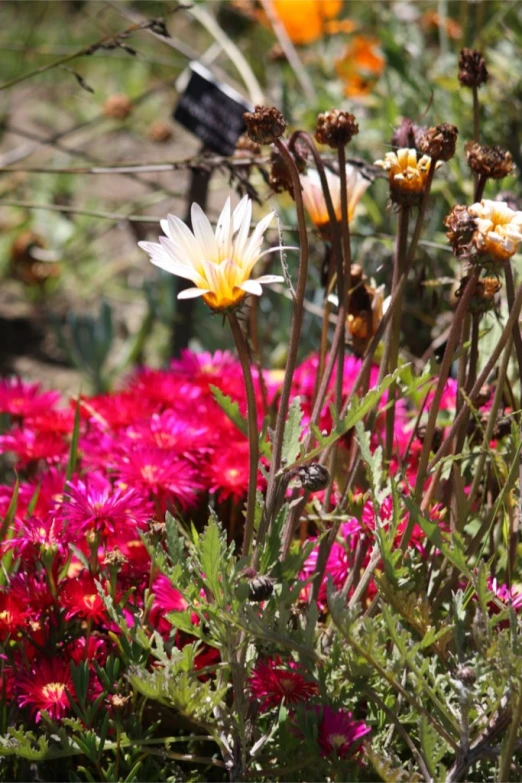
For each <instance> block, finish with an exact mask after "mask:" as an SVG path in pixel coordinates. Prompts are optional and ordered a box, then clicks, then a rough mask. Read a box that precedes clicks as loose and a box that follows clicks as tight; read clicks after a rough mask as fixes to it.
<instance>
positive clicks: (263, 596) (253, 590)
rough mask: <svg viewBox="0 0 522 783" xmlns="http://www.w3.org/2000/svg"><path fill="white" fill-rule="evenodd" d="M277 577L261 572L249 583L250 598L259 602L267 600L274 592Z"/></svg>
mask: <svg viewBox="0 0 522 783" xmlns="http://www.w3.org/2000/svg"><path fill="white" fill-rule="evenodd" d="M275 583H276V580H275V579H272V577H270V576H266V575H262V574H259V575H258V576H255V577H254V578H253V579H251V580H250V581H249V583H248V591H249V592H248V598H249V600H250V601H255V602H256V603H259V602H260V601H267V600H268V599H269V598H270V596H271V595H272V593H273V592H274V585H275Z"/></svg>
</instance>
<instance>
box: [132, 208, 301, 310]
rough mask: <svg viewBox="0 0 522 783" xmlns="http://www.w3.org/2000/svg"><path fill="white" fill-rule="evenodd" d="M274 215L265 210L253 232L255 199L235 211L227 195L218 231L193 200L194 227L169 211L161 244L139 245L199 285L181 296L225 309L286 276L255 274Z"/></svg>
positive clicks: (160, 263)
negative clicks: (189, 226)
mask: <svg viewBox="0 0 522 783" xmlns="http://www.w3.org/2000/svg"><path fill="white" fill-rule="evenodd" d="M273 217H274V213H273V212H270V213H269V214H268V215H266V216H265V217H264V218H263V219H262V220H261V221H260V222H259V223H258V224H257V226H256V228H255V230H254V231H253V233H252V235H251V236H250V237H249V231H250V222H251V220H252V202H251V200H250V199H249V198H248V196H245V197H244V198H243V199H242V200H241V202H240V203H239V204H238V206H237V207H236V208H235V210H234V211H233V212H232V208H231V205H230V199H227V202H226V204H225V206H224V208H223V211H222V212H221V215H220V216H219V219H218V222H217V227H216V231H215V233H214V231H213V230H212V226H211V225H210V221H209V219H208V218H207V216H206V215H205V213H204V212H203V210H202V209H201V207H200V206H198V204H193V205H192V209H191V220H192V229H193V231H191V230H190V229H189V228H188V227H187V226H186V225H185V223H183V221H182V220H180V219H179V218H177V217H175V215H168V217H167V219H166V220H162V221H161V228H162V230H163V231H164V233H165V234H166V236H164V237H160V238H159V244H156V243H154V242H139V246H140V247H141V248H142V249H143V250H145V252H146V253H148V254H149V256H150V260H151V261H152V263H153V264H155V265H156V266H158V267H160V269H164V270H165V271H166V272H170V273H171V274H173V275H177V276H178V277H183V278H185V279H186V280H190V281H192V282H193V283H194V286H195V287H194V288H187V289H186V290H184V291H181V293H180V294H179V295H178V299H192V298H195V297H198V296H202V297H203V299H204V301H205V302H206V304H207V305H208V306H209V307H210V308H212V310H224V309H227V308H229V307H235V306H236V305H238V304H239V303H240V302H241V300H242V299H244V297H245V296H246V295H247V294H254V295H255V296H260V295H261V293H262V290H263V289H262V288H261V286H262V285H264V284H266V283H278V282H282V281H283V278H282V277H281V276H279V275H264V276H263V277H258V278H257V279H256V280H251V279H250V275H251V273H252V270H253V268H254V266H255V264H256V263H257V262H258V261H259V259H260V258H261V256H262V255H264V253H261V244H262V242H263V235H264V233H265V231H266V229H267V228H268V226H269V224H270V222H271V220H272V218H273ZM278 249H279V248H271V249H270V250H267V251H265V253H269V252H271V251H273V250H278ZM287 249H288V248H287Z"/></svg>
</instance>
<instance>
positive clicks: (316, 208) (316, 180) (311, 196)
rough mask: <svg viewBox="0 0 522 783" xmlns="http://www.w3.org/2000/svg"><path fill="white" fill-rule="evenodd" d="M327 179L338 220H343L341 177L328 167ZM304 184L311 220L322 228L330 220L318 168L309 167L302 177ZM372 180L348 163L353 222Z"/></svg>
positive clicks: (305, 198) (348, 182)
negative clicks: (358, 206)
mask: <svg viewBox="0 0 522 783" xmlns="http://www.w3.org/2000/svg"><path fill="white" fill-rule="evenodd" d="M326 179H327V181H328V187H329V189H330V194H331V196H332V203H333V208H334V212H335V217H336V218H337V220H341V178H340V177H339V176H338V175H337V174H334V173H333V171H330V170H329V169H326ZM301 184H302V186H303V201H304V205H305V208H306V211H307V212H308V214H309V215H310V220H311V221H312V223H313V224H314V226H316V227H317V228H319V229H321V228H323V227H324V226H326V225H327V224H328V223H329V222H330V221H329V218H328V210H327V209H326V203H325V200H324V194H323V189H322V187H321V180H320V177H319V173H318V171H317V170H316V169H308V173H307V174H304V175H303V176H302V177H301ZM368 185H370V180H369V179H367V178H366V177H364V176H363V175H362V174H361V172H360V171H359V169H357V168H356V167H355V166H351V165H350V164H348V165H347V166H346V190H347V192H348V221H349V222H351V221H352V220H353V217H354V215H355V210H356V208H357V205H358V203H359V201H360V200H361V198H362V196H363V194H364V192H365V190H366V188H367V187H368Z"/></svg>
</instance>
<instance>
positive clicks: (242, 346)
mask: <svg viewBox="0 0 522 783" xmlns="http://www.w3.org/2000/svg"><path fill="white" fill-rule="evenodd" d="M228 321H229V323H230V328H231V330H232V335H233V337H234V341H235V343H236V348H237V353H238V356H239V361H240V362H241V369H242V371H243V380H244V382H245V392H246V398H247V422H248V443H249V475H248V499H247V511H246V521H245V534H244V536H243V550H242V551H243V555H247V556H248V555H249V553H250V547H251V545H252V539H253V537H254V521H255V513H256V491H257V467H258V462H259V431H258V426H257V402H256V393H255V389H254V381H253V379H252V368H251V366H250V356H249V354H248V346H247V343H246V340H245V336H244V334H243V330H242V329H241V325H240V323H239V321H238V319H237V316H236V314H235V313H229V314H228Z"/></svg>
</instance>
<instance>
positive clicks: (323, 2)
mask: <svg viewBox="0 0 522 783" xmlns="http://www.w3.org/2000/svg"><path fill="white" fill-rule="evenodd" d="M271 4H272V8H273V10H274V13H276V14H277V16H278V17H279V19H280V20H281V22H282V23H283V25H284V26H285V29H286V32H287V33H288V37H289V38H290V39H291V40H292V41H293V42H294V43H295V44H308V43H312V42H313V41H317V40H318V39H319V38H322V37H323V35H324V34H325V32H326V30H327V25H328V20H329V19H334V18H335V17H336V16H338V15H339V13H340V11H341V9H342V5H343V4H342V0H271Z"/></svg>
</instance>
